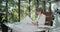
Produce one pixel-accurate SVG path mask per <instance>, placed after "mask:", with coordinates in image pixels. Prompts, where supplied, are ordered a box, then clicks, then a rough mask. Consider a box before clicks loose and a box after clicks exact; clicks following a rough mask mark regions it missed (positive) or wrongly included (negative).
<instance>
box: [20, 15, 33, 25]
mask: <svg viewBox="0 0 60 32" xmlns="http://www.w3.org/2000/svg"><path fill="white" fill-rule="evenodd" d="M31 22H32V20H31V18H30V17H29V16H26V17H25V18H24V19H23V20H22V21H21V22H20V23H24V24H27V23H30V24H31Z"/></svg>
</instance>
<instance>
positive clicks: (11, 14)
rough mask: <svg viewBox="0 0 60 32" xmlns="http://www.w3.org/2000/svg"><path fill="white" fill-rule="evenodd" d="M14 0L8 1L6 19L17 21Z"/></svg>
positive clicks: (16, 7)
mask: <svg viewBox="0 0 60 32" xmlns="http://www.w3.org/2000/svg"><path fill="white" fill-rule="evenodd" d="M16 1H18V0H16ZM16 1H15V0H9V1H8V21H9V22H17V21H18V2H16Z"/></svg>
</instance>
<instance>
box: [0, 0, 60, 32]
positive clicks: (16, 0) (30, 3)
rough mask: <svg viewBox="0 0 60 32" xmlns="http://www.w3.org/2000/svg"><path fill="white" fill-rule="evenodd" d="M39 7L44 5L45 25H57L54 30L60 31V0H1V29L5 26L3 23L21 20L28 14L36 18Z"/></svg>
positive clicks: (33, 18)
mask: <svg viewBox="0 0 60 32" xmlns="http://www.w3.org/2000/svg"><path fill="white" fill-rule="evenodd" d="M38 7H42V8H43V12H44V14H45V15H46V16H47V17H46V19H47V20H46V23H45V25H50V26H55V27H56V30H53V31H55V32H58V31H59V32H60V29H59V28H60V0H0V29H1V31H2V29H4V28H3V27H5V26H4V24H3V23H8V22H9V23H14V22H20V21H21V20H23V19H24V18H25V17H26V16H27V15H28V16H29V17H30V18H31V19H32V20H36V18H37V14H36V9H37V8H38ZM6 28H7V27H6ZM6 28H5V29H6ZM51 32H52V31H51Z"/></svg>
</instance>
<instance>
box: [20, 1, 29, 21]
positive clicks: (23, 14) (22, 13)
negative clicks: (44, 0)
mask: <svg viewBox="0 0 60 32" xmlns="http://www.w3.org/2000/svg"><path fill="white" fill-rule="evenodd" d="M20 10H21V11H20V20H22V19H24V18H25V17H26V16H27V15H28V13H29V12H28V11H29V10H28V0H25V1H24V0H21V4H20Z"/></svg>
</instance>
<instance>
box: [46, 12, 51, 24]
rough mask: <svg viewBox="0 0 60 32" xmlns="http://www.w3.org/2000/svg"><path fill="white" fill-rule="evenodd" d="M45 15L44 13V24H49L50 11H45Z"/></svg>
mask: <svg viewBox="0 0 60 32" xmlns="http://www.w3.org/2000/svg"><path fill="white" fill-rule="evenodd" d="M45 15H46V22H45V25H50V16H51V13H50V12H45Z"/></svg>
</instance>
